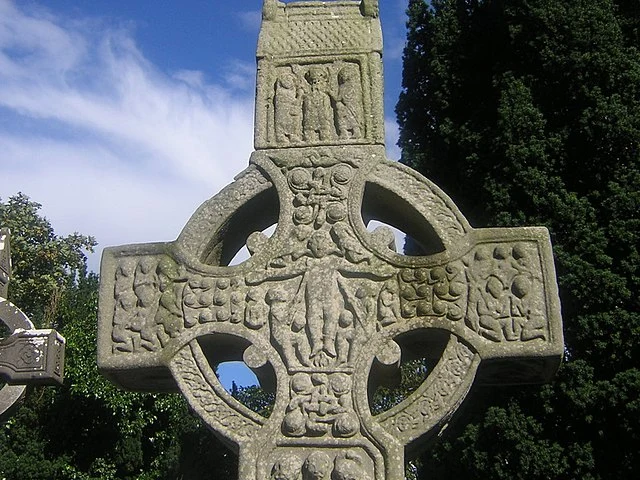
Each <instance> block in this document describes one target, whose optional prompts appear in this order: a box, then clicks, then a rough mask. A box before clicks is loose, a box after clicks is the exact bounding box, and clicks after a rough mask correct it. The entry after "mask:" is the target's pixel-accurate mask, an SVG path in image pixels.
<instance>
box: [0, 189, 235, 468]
mask: <svg viewBox="0 0 640 480" xmlns="http://www.w3.org/2000/svg"><path fill="white" fill-rule="evenodd" d="M39 209H40V205H39V204H37V203H35V202H33V201H31V200H30V199H29V198H28V197H26V196H25V195H22V194H18V195H16V196H13V197H11V198H9V199H8V201H7V202H1V201H0V225H3V226H8V227H10V228H11V229H12V257H13V259H14V281H13V282H12V283H11V284H10V287H9V292H10V297H11V299H12V301H14V302H15V303H16V304H17V305H18V306H20V307H21V308H22V309H24V310H25V311H26V312H29V314H30V315H36V321H37V323H39V324H42V323H43V322H44V321H46V322H48V323H50V324H51V325H53V326H54V327H55V328H56V329H57V330H59V331H60V332H61V333H62V335H63V336H64V337H65V338H66V340H67V347H66V368H65V382H64V386H62V387H37V388H30V389H29V390H28V393H27V397H26V400H25V401H24V403H23V404H22V405H21V407H20V408H19V409H18V410H17V411H16V413H15V414H14V415H13V416H12V417H11V418H10V420H9V421H8V422H7V423H6V424H4V425H0V451H1V452H2V454H1V455H0V478H6V479H7V480H8V479H11V480H40V479H41V480H45V479H46V480H52V479H54V480H58V479H59V480H72V479H73V480H116V479H117V480H160V479H162V480H164V479H167V480H169V479H172V480H173V479H183V478H184V479H200V478H232V477H233V476H234V475H235V474H236V473H235V472H236V469H237V464H236V459H235V455H233V454H232V453H231V452H229V451H227V449H226V448H225V447H224V446H222V445H221V444H220V443H219V442H218V441H217V440H216V439H215V438H214V437H213V434H211V433H210V432H208V431H207V430H206V429H205V428H204V427H203V425H202V424H201V423H200V422H199V420H197V419H196V418H195V416H194V415H192V414H191V413H190V411H189V409H188V407H187V405H186V402H185V401H184V400H182V398H181V397H180V396H179V395H178V394H173V395H143V394H134V393H127V392H123V391H121V390H119V389H117V388H116V387H115V386H113V385H112V384H111V383H110V382H108V381H107V380H106V379H104V377H102V376H101V375H100V373H99V372H98V369H97V364H96V329H97V305H98V278H97V277H96V276H95V275H94V274H92V273H88V272H87V268H86V258H85V256H84V253H83V252H84V251H85V250H87V249H90V248H92V247H93V245H94V244H95V242H94V241H93V239H92V238H91V237H86V236H83V235H78V234H74V235H71V236H69V237H59V236H57V235H56V234H55V233H54V230H53V228H52V226H51V225H50V223H49V222H48V221H47V220H46V218H43V217H42V216H41V215H40V214H39ZM211 475H213V477H212V476H211Z"/></svg>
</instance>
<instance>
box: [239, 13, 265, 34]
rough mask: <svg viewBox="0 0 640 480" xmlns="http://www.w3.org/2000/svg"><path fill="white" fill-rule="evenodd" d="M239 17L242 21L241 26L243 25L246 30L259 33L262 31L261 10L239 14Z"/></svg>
mask: <svg viewBox="0 0 640 480" xmlns="http://www.w3.org/2000/svg"><path fill="white" fill-rule="evenodd" d="M237 16H238V19H239V20H240V25H242V27H243V28H244V29H245V30H247V31H249V32H257V31H258V30H259V29H260V22H262V11H261V10H250V11H247V12H239V13H238V14H237Z"/></svg>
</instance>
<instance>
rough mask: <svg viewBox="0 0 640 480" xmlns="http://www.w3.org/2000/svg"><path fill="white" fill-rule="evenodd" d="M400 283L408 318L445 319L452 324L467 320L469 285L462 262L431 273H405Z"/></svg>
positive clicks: (401, 274) (425, 270)
mask: <svg viewBox="0 0 640 480" xmlns="http://www.w3.org/2000/svg"><path fill="white" fill-rule="evenodd" d="M400 279H401V282H402V292H401V298H402V314H403V316H404V317H406V318H413V317H425V316H436V317H440V316H444V317H446V318H447V319H449V320H452V321H458V320H461V319H462V318H463V317H464V314H465V311H466V303H467V281H466V278H465V276H464V265H463V264H462V262H453V263H450V264H449V265H446V266H442V267H435V268H431V269H429V268H418V269H405V270H403V271H402V272H401V273H400Z"/></svg>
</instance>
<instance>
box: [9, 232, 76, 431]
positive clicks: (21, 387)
mask: <svg viewBox="0 0 640 480" xmlns="http://www.w3.org/2000/svg"><path fill="white" fill-rule="evenodd" d="M10 238H11V234H10V232H9V230H8V229H5V228H3V229H0V322H2V324H3V325H4V327H5V329H8V330H9V333H10V334H9V335H8V336H7V337H6V338H3V339H1V340H0V380H2V381H4V382H6V383H7V384H6V385H4V386H3V387H2V389H0V419H5V418H6V417H7V416H8V415H9V414H10V412H11V409H12V407H14V406H15V405H16V403H17V402H18V401H19V400H20V399H21V398H22V396H23V395H24V392H25V389H26V386H27V385H59V384H62V382H63V378H64V347H65V340H64V338H63V337H62V336H61V335H60V334H59V333H58V332H56V331H55V330H51V329H44V330H36V329H35V328H34V326H33V323H32V322H31V320H29V318H28V317H27V316H26V315H25V314H24V313H23V312H22V311H21V310H20V309H19V308H18V307H16V306H15V305H13V304H12V303H11V302H9V301H8V300H6V298H5V297H6V295H7V290H8V287H9V281H10V279H11V248H10Z"/></svg>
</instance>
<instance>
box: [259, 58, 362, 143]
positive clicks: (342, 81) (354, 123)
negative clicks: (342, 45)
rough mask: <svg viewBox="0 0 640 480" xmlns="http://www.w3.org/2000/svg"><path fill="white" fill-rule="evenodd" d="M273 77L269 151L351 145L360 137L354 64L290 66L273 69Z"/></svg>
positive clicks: (359, 103)
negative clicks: (304, 146) (303, 146)
mask: <svg viewBox="0 0 640 480" xmlns="http://www.w3.org/2000/svg"><path fill="white" fill-rule="evenodd" d="M275 72H276V73H275V78H276V79H275V82H274V86H273V91H272V93H271V95H272V97H271V99H270V101H269V106H270V109H269V111H270V112H271V113H268V115H270V117H272V118H271V119H270V121H269V122H268V123H269V124H272V125H273V128H272V130H273V131H272V132H271V135H272V143H274V145H275V146H280V147H287V146H302V145H315V144H323V143H335V142H340V141H357V140H360V139H362V138H364V137H365V135H366V127H365V121H364V118H365V117H364V98H363V86H362V85H363V84H362V76H361V73H360V66H359V64H358V63H356V62H345V61H340V60H339V61H336V62H333V63H318V64H310V65H298V64H294V65H287V66H283V67H279V68H276V69H275ZM273 140H275V141H273Z"/></svg>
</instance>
